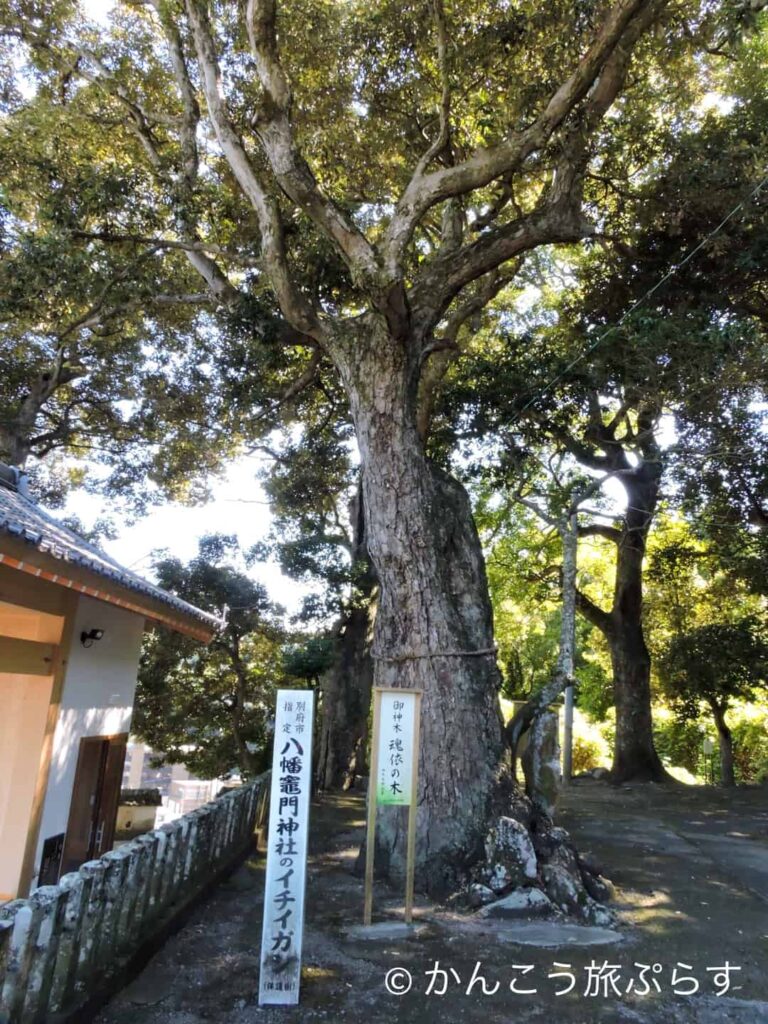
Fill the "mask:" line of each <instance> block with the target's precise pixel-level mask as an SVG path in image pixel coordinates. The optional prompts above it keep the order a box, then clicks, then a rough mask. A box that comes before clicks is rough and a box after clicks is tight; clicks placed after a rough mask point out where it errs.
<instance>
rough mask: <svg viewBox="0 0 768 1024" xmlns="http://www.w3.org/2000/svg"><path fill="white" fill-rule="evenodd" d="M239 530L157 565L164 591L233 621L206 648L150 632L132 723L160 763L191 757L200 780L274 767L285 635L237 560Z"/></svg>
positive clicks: (263, 593) (190, 764)
mask: <svg viewBox="0 0 768 1024" xmlns="http://www.w3.org/2000/svg"><path fill="white" fill-rule="evenodd" d="M237 554H238V545H237V541H236V539H235V538H233V537H225V536H221V535H212V536H208V537H204V538H203V539H202V540H201V541H200V550H199V554H198V555H197V556H196V557H195V558H193V559H192V561H191V562H189V563H188V564H187V565H184V564H182V563H181V562H180V561H179V560H178V559H175V558H171V559H163V560H160V561H158V562H156V563H155V570H156V573H157V578H158V582H159V583H160V585H161V586H162V587H164V588H165V589H166V590H168V591H170V592H171V593H173V594H176V595H177V596H178V597H182V598H184V600H186V601H190V602H191V603H193V604H195V605H197V606H198V607H201V608H211V609H217V610H223V609H224V606H225V605H226V606H228V607H229V609H230V611H229V612H228V613H227V624H226V626H225V628H224V629H223V630H221V631H220V632H219V633H217V635H216V636H215V637H214V638H213V640H212V641H211V642H210V644H208V646H206V647H203V646H201V645H200V644H199V643H194V642H193V641H190V639H189V638H188V637H184V636H181V635H178V634H175V633H169V632H168V631H167V630H165V629H162V628H158V629H157V630H155V631H154V632H152V633H149V634H148V635H147V637H146V639H145V643H144V649H143V652H142V657H141V664H140V668H139V682H138V688H137V690H136V704H135V708H136V710H135V717H134V721H133V730H134V732H135V733H136V735H137V736H139V737H140V738H141V739H143V740H144V741H145V742H146V743H148V744H149V745H150V746H151V747H152V749H153V750H155V751H158V752H160V753H162V754H163V761H164V762H169V763H181V764H185V765H186V766H187V768H189V770H190V771H191V772H193V773H194V774H195V775H197V776H198V777H200V778H203V779H209V778H218V777H220V776H222V775H225V774H227V773H229V772H231V771H233V770H237V771H239V772H240V774H241V775H242V776H243V777H244V778H252V777H253V776H254V775H258V774H259V772H262V771H265V770H266V768H267V767H268V754H269V742H270V739H271V735H270V732H269V721H270V718H271V716H272V715H273V714H274V703H275V690H276V689H277V687H279V686H280V685H284V684H289V683H290V679H289V678H286V676H285V675H284V673H283V669H282V651H283V645H284V643H285V640H286V637H285V632H284V630H283V628H282V626H281V624H280V621H279V619H278V617H277V613H278V609H277V608H276V606H275V605H273V604H272V603H271V602H270V601H269V599H268V597H267V593H266V590H265V589H264V587H263V586H261V584H259V583H255V582H254V581H253V580H252V579H250V578H249V577H248V576H247V575H245V573H244V572H242V571H241V570H239V569H237V568H235V567H234V566H233V565H232V564H231V561H232V559H233V558H235V557H236V556H237Z"/></svg>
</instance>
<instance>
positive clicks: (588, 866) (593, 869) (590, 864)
mask: <svg viewBox="0 0 768 1024" xmlns="http://www.w3.org/2000/svg"><path fill="white" fill-rule="evenodd" d="M576 859H577V860H578V862H579V867H580V868H581V870H582V871H588V872H589V874H590V875H604V874H605V872H604V871H603V865H602V864H601V863H600V861H599V860H597V858H596V857H595V856H594V854H592V853H590V852H589V851H588V850H579V852H578V853H577V854H576Z"/></svg>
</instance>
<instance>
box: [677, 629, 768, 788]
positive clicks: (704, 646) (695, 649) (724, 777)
mask: <svg viewBox="0 0 768 1024" xmlns="http://www.w3.org/2000/svg"><path fill="white" fill-rule="evenodd" d="M659 673H660V676H661V678H662V680H663V682H664V686H665V691H666V693H667V695H668V696H669V698H670V699H671V700H672V702H673V705H674V706H675V707H676V709H677V711H678V713H679V714H680V716H681V717H684V718H696V717H698V714H699V703H700V702H702V701H703V702H704V703H705V704H706V705H707V706H708V707H709V709H710V711H711V712H712V717H713V719H714V722H715V726H716V727H717V735H718V738H719V741H720V778H721V781H722V784H723V785H724V786H733V785H735V777H734V769H733V741H732V736H731V730H730V728H729V727H728V724H727V722H726V714H727V712H728V709H729V706H730V705H731V703H732V702H733V701H734V700H747V701H751V700H754V699H755V697H756V694H757V692H758V690H759V689H764V688H765V686H766V683H768V639H767V638H766V632H765V623H764V622H761V621H758V620H756V619H754V618H750V617H745V618H741V619H738V620H736V621H735V622H712V623H708V624H707V625H703V626H698V627H696V628H695V629H692V630H691V631H690V632H687V633H682V634H679V635H677V636H675V637H674V638H673V639H672V640H671V641H670V643H669V645H668V647H667V649H666V651H665V652H664V655H663V657H662V659H661V661H660V664H659Z"/></svg>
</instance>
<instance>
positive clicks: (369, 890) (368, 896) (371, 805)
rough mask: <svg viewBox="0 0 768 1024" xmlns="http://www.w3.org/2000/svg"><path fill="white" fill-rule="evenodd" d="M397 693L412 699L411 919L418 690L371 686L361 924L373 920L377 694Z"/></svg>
mask: <svg viewBox="0 0 768 1024" xmlns="http://www.w3.org/2000/svg"><path fill="white" fill-rule="evenodd" d="M383 693H397V694H400V695H401V696H409V697H410V696H413V697H415V701H414V709H413V737H412V744H413V763H412V767H411V794H410V801H409V804H408V839H407V845H406V865H405V922H406V924H410V923H411V921H412V920H413V880H414V869H415V861H416V796H417V791H418V781H419V739H420V734H421V698H422V695H423V693H424V691H423V690H422V689H409V688H406V687H404V686H375V687H374V688H373V727H372V734H371V760H370V765H369V769H370V770H369V774H368V823H367V827H366V843H365V904H364V909H363V923H364V924H366V925H369V924H370V923H371V919H372V917H373V866H374V855H375V851H376V805H377V796H376V793H377V789H378V785H377V779H376V775H377V772H378V764H379V741H380V729H381V695H382V694H383Z"/></svg>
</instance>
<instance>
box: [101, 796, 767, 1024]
mask: <svg viewBox="0 0 768 1024" xmlns="http://www.w3.org/2000/svg"><path fill="white" fill-rule="evenodd" d="M767 798H768V793H767V792H766V790H765V789H762V790H760V789H752V790H739V791H737V792H736V793H733V794H727V793H725V792H723V791H718V790H713V789H708V788H703V787H678V786H675V787H672V788H669V789H667V788H665V787H658V786H654V785H645V786H635V787H630V786H625V787H621V788H619V789H616V788H612V787H610V786H608V785H606V784H605V783H600V782H595V781H592V780H590V781H586V780H585V781H578V782H576V783H574V785H573V786H572V787H571V788H570V790H569V791H568V793H567V796H566V798H565V800H564V801H563V808H562V814H561V820H560V823H561V824H563V825H564V826H565V827H566V828H568V829H569V830H570V831H571V832H572V834H573V836H574V838H575V840H576V842H577V844H578V845H579V847H580V849H582V850H589V851H591V853H592V854H593V855H594V856H595V857H596V858H597V859H598V860H599V861H600V862H601V863H602V865H603V866H604V868H605V871H606V874H607V875H608V876H609V877H611V878H612V879H613V880H614V882H615V883H616V885H617V887H618V893H617V899H616V906H617V908H618V910H619V916H620V920H621V924H620V927H619V929H618V935H614V936H609V937H610V938H612V939H614V940H615V941H613V942H612V943H611V944H600V945H585V944H584V942H585V940H586V939H589V938H590V936H589V935H588V934H587V933H586V932H582V931H580V930H579V929H575V930H572V929H571V930H569V929H565V930H564V931H560V932H558V933H557V934H556V935H555V939H554V941H555V942H557V943H559V944H558V945H554V946H553V945H552V941H553V938H552V932H551V929H544V931H543V932H542V929H541V925H540V924H539V923H536V922H531V923H526V922H508V921H507V922H488V921H483V920H478V919H476V918H473V917H468V916H466V915H459V914H456V913H452V912H450V911H449V910H447V909H446V908H444V907H438V906H435V905H434V904H429V903H427V902H426V901H425V900H420V901H419V902H418V904H417V910H416V918H417V922H418V927H417V928H416V929H414V932H413V934H411V935H410V936H409V937H406V938H403V937H400V936H397V935H396V933H395V936H394V937H393V936H392V934H391V933H390V932H389V931H388V930H386V929H385V933H384V935H381V936H379V937H378V938H377V939H375V940H373V941H370V940H364V939H361V938H360V935H359V929H355V927H354V926H355V925H358V924H359V923H360V920H361V916H362V906H363V890H362V882H361V880H360V879H358V878H356V877H355V876H354V875H353V873H352V867H353V864H354V859H355V856H356V852H357V845H358V844H359V841H360V839H361V836H362V831H363V828H364V803H363V800H362V798H361V797H360V796H356V795H345V796H330V795H326V796H324V797H323V798H322V799H321V800H320V801H319V802H318V803H316V804H315V805H313V808H312V816H313V817H312V835H311V843H310V847H311V849H310V872H309V880H308V887H307V921H306V931H305V939H304V970H303V974H302V992H301V1003H300V1005H299V1006H298V1007H294V1008H283V1007H269V1008H259V1007H258V1006H257V1005H256V998H257V992H258V974H259V943H260V939H261V920H262V913H261V911H262V895H263V893H262V889H263V860H262V858H261V857H258V856H255V857H253V858H252V859H250V860H249V861H248V862H247V863H246V864H245V865H244V866H243V867H242V868H240V869H239V870H238V871H237V872H236V873H235V874H234V875H233V876H232V877H231V879H230V880H229V881H227V882H226V883H225V884H223V885H222V886H220V888H219V889H217V891H216V892H215V894H214V895H213V896H212V897H211V898H210V899H209V900H208V901H207V902H206V903H205V904H204V905H203V906H201V907H200V908H199V909H198V910H197V912H196V913H195V915H194V916H193V918H192V919H191V920H190V922H189V923H188V924H187V925H186V926H185V927H184V928H183V929H182V930H181V931H180V932H179V933H178V934H177V935H176V936H174V937H173V938H172V939H171V940H170V941H169V942H168V943H167V944H166V946H165V947H164V948H163V949H162V950H161V951H160V952H159V953H158V954H157V955H156V956H155V957H154V958H153V960H152V961H151V962H150V963H149V965H148V966H147V968H146V969H145V970H144V972H143V973H142V974H141V975H140V976H139V977H138V978H137V979H136V980H135V981H134V982H133V983H132V984H131V985H130V986H129V987H128V988H127V989H125V990H124V991H123V992H121V993H120V994H119V995H118V996H116V997H115V999H113V1001H112V1002H111V1003H110V1004H109V1005H108V1006H107V1007H106V1008H105V1009H104V1011H103V1012H102V1013H101V1015H100V1016H99V1018H98V1022H99V1024H202V1022H215V1024H255V1022H260V1021H263V1022H265V1024H298V1022H300V1021H301V1022H303V1021H329V1022H336V1021H363V1020H365V1021H370V1022H374V1024H379V1022H381V1024H383V1022H388V1024H389V1022H392V1021H402V1022H414V1024H416V1022H418V1024H422V1022H424V1024H453V1022H458V1021H468V1022H471V1024H475V1022H476V1024H502V1022H503V1024H509V1022H512V1021H514V1022H526V1021H542V1022H544V1021H557V1022H560V1021H562V1022H567V1024H612V1022H639V1024H672V1022H675V1024H677V1022H680V1024H721V1022H723V1024H725V1022H728V1024H761V1022H766V1024H768V977H767V976H766V970H765V968H766V963H767V962H768V808H767V807H766V804H767V803H768V799H767ZM376 912H377V914H376V919H378V920H379V921H387V920H391V921H396V920H397V919H398V917H400V918H401V917H402V898H401V897H399V896H398V894H396V893H393V892H391V891H388V890H387V889H386V888H385V887H383V886H382V885H381V884H378V886H377V890H376ZM591 938H592V939H594V938H595V936H591ZM597 938H600V936H597ZM531 940H533V941H534V942H537V943H541V942H542V941H544V942H548V943H549V944H548V945H540V944H534V945H530V944H527V943H529V942H530V941H531ZM436 963H437V964H439V971H444V972H446V973H445V975H441V974H440V973H439V971H438V972H437V973H435V975H434V981H433V985H434V991H432V992H431V993H428V992H427V989H428V986H429V984H430V972H431V971H433V969H434V968H435V965H436ZM478 963H479V964H480V965H481V966H480V968H479V971H480V973H481V974H482V975H483V977H484V979H485V991H484V990H483V986H482V985H481V984H480V981H479V980H476V981H475V983H474V984H473V985H472V986H471V989H470V990H469V991H468V987H469V986H470V982H471V979H472V976H473V971H474V970H475V968H476V965H477V964H478ZM727 963H729V964H730V965H731V966H732V967H734V968H739V969H738V970H732V971H731V972H730V990H729V991H728V992H726V993H725V994H723V995H722V996H720V997H718V996H717V995H716V992H717V991H718V990H722V989H723V987H724V985H723V983H724V979H723V977H719V976H718V975H719V974H720V975H722V972H723V968H724V966H725V965H726V964H727ZM681 965H685V966H681ZM643 968H646V969H643ZM712 968H714V970H712ZM398 971H399V972H400V973H399V974H398V973H397V972H398ZM388 972H390V973H389V983H390V986H391V987H393V988H394V987H398V986H400V987H402V986H407V985H408V978H410V979H411V980H410V989H409V990H408V991H407V992H404V993H402V994H399V995H397V994H392V993H391V992H389V991H388V990H387V987H386V984H385V979H386V978H387V976H388ZM391 972H394V973H391ZM675 972H676V973H675ZM554 974H558V975H560V976H559V977H551V976H552V975H554ZM611 979H612V980H611ZM442 982H444V983H445V993H444V994H443V995H439V994H438V992H439V990H440V989H441V988H442V987H443V985H442ZM694 984H695V985H696V986H697V990H696V992H695V994H686V993H689V992H691V990H692V989H693V987H694ZM497 986H498V987H497ZM511 986H512V988H511ZM569 988H570V989H571V990H570V991H569V992H567V993H564V994H563V995H557V994H556V993H557V992H558V991H564V990H565V989H569ZM657 988H658V991H657ZM526 989H527V990H533V989H535V990H536V991H535V992H529V993H528V994H522V993H523V992H524V991H525V990H526ZM673 989H677V990H678V991H677V994H675V992H674V991H673ZM595 990H596V994H592V993H595ZM646 990H648V991H647V993H646V994H643V993H644V992H646ZM486 993H487V994H486Z"/></svg>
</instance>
